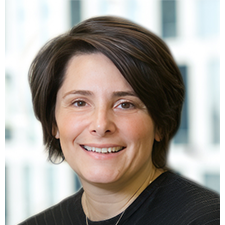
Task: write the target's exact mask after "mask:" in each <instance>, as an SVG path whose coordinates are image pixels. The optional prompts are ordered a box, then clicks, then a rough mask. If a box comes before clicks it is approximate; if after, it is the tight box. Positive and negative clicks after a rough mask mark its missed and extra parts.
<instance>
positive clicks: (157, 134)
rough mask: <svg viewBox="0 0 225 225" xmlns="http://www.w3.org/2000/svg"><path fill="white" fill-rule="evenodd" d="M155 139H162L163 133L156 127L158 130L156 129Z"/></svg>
mask: <svg viewBox="0 0 225 225" xmlns="http://www.w3.org/2000/svg"><path fill="white" fill-rule="evenodd" d="M154 139H155V140H156V141H158V142H160V141H161V140H162V137H161V134H160V132H159V130H158V129H156V131H155V136H154Z"/></svg>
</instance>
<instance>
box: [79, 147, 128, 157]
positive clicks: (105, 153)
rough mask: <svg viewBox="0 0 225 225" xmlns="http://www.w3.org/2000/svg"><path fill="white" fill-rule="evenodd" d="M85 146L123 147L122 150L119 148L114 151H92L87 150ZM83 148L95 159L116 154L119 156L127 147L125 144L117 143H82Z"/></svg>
mask: <svg viewBox="0 0 225 225" xmlns="http://www.w3.org/2000/svg"><path fill="white" fill-rule="evenodd" d="M84 146H89V147H94V148H101V149H109V148H119V147H121V149H120V150H118V149H117V151H115V152H113V151H111V152H104V153H103V152H96V151H92V150H87V149H86V148H85V147H84ZM80 147H81V149H83V150H84V152H85V153H86V154H88V155H89V156H91V157H92V158H94V159H104V160H105V159H111V158H114V157H116V156H118V155H119V154H121V153H122V152H123V150H124V149H125V148H126V147H125V146H123V145H117V144H101V145H99V144H85V145H83V144H82V145H80Z"/></svg>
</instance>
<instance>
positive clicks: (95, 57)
mask: <svg viewBox="0 0 225 225" xmlns="http://www.w3.org/2000/svg"><path fill="white" fill-rule="evenodd" d="M73 89H83V90H89V89H90V90H97V89H98V90H102V91H107V90H109V91H112V90H114V91H117V90H119V91H121V90H125V91H128V90H129V91H131V90H133V89H132V87H131V86H130V85H129V83H128V82H127V81H126V79H125V78H124V77H123V75H122V74H121V73H120V71H119V70H118V69H117V67H116V66H115V65H114V64H113V63H112V61H111V60H110V59H109V58H108V57H106V56H105V55H103V54H102V53H91V54H79V55H75V56H73V57H72V58H71V59H70V61H69V62H68V65H67V68H66V72H65V79H64V82H63V85H62V87H61V89H60V90H59V91H63V92H65V91H72V90H73Z"/></svg>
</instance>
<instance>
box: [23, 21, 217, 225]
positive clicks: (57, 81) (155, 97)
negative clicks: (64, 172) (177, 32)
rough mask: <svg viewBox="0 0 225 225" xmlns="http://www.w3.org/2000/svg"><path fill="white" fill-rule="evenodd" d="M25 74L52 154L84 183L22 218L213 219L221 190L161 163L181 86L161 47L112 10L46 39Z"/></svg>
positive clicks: (95, 221) (104, 220)
mask: <svg viewBox="0 0 225 225" xmlns="http://www.w3.org/2000/svg"><path fill="white" fill-rule="evenodd" d="M29 81H30V86H31V92H32V99H33V106H34V111H35V114H36V117H37V118H38V120H39V121H40V122H41V124H42V127H43V133H44V143H45V145H46V146H47V149H48V154H49V159H50V160H51V161H55V160H58V159H60V160H64V159H65V160H66V162H67V163H68V164H69V165H70V166H71V168H72V169H73V170H74V171H75V172H76V173H77V175H78V176H79V178H80V181H81V184H82V189H80V190H79V191H78V193H76V194H75V195H73V196H70V197H69V198H67V199H65V200H63V201H62V202H60V203H59V204H57V205H55V206H53V207H51V208H50V209H47V210H45V211H44V212H42V213H40V214H38V215H35V216H33V217H31V218H30V219H28V220H27V221H25V222H23V223H21V224H27V225H32V224H36V225H37V224H41V225H45V224H46V225H51V224H54V225H55V224H66V225H67V224H68V225H69V224H76V225H77V224H78V225H79V224H82V225H84V224H86V225H91V224H98V225H105V224H112V225H114V224H116V225H117V224H140V225H143V224H156V225H160V224H163V225H165V224H166V225H168V224H171V225H172V224H173V225H174V224H179V225H181V224H185V225H186V224H198V225H199V224H214V225H215V224H219V197H218V195H217V194H215V193H213V192H211V191H209V190H206V189H204V188H203V187H200V186H198V185H196V184H194V183H192V182H190V181H188V180H185V179H184V178H182V177H179V176H178V175H176V174H174V173H173V172H171V171H170V170H169V169H168V168H167V167H166V158H167V157H166V156H167V152H168V147H169V142H170V140H171V138H172V137H173V136H174V134H175V133H176V131H177V130H178V127H179V123H180V116H181V109H182V104H183V100H184V85H183V81H182V78H181V75H180V72H179V69H178V67H177V65H176V64H175V62H174V59H173V57H172V56H171V53H170V51H169V49H168V47H167V46H166V44H165V43H164V42H163V41H162V40H161V39H160V38H159V37H157V36H156V35H154V34H153V33H151V32H150V31H148V30H146V29H144V28H142V27H140V26H139V25H136V24H134V23H132V22H130V21H127V20H125V19H122V18H117V17H96V18H91V19H88V20H86V21H84V22H82V23H80V24H78V25H77V26H75V27H73V28H72V29H71V30H70V31H69V32H68V33H66V34H63V35H61V36H59V37H56V38H55V39H53V40H51V41H50V42H49V43H47V44H46V45H45V46H44V47H43V48H42V49H41V50H40V52H39V53H38V55H37V56H36V58H35V59H34V61H33V63H32V65H31V68H30V71H29Z"/></svg>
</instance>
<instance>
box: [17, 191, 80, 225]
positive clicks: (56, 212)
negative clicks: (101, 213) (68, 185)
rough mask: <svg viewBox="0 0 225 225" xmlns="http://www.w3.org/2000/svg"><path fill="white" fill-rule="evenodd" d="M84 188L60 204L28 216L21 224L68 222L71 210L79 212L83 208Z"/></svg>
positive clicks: (49, 224) (48, 224) (44, 224)
mask: <svg viewBox="0 0 225 225" xmlns="http://www.w3.org/2000/svg"><path fill="white" fill-rule="evenodd" d="M82 193H83V189H81V190H80V191H78V192H77V193H75V194H74V195H71V196H69V197H68V198H66V199H64V200H62V201H61V202H59V203H58V204H56V205H54V206H52V207H50V208H48V209H46V210H44V211H42V212H40V213H38V214H36V215H34V216H32V217H30V218H28V219H27V220H25V221H24V222H22V223H20V224H19V225H56V224H67V222H66V221H67V220H69V219H70V214H71V212H73V213H74V212H76V211H77V213H78V214H79V213H80V212H79V211H81V210H82V209H81V203H80V201H81V196H82Z"/></svg>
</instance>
